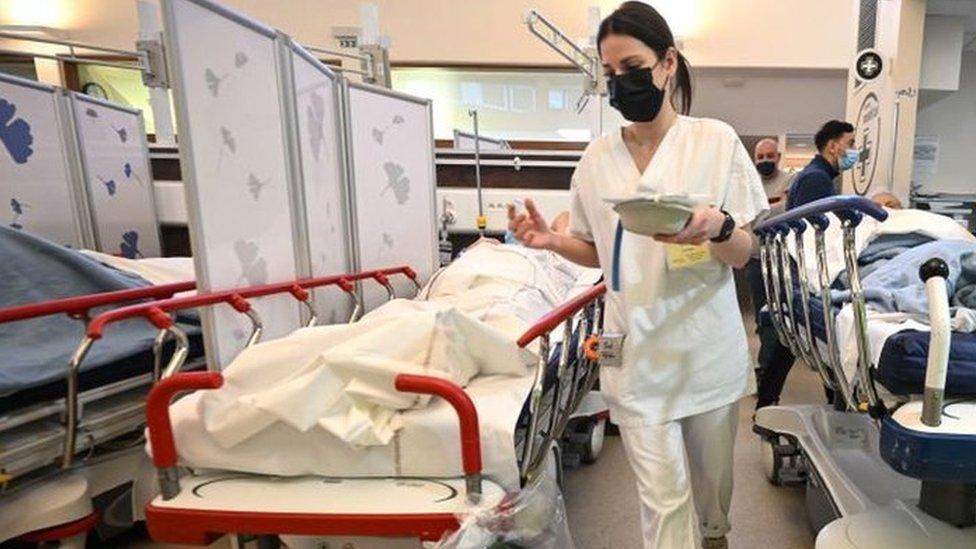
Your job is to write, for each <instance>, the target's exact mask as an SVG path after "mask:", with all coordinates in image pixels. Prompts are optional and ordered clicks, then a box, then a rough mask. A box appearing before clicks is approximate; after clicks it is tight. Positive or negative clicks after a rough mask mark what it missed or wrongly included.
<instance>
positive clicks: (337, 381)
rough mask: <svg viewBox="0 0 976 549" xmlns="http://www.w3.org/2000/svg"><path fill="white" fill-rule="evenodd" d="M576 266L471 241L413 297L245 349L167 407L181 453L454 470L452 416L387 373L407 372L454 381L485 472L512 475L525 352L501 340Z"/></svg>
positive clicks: (529, 356)
mask: <svg viewBox="0 0 976 549" xmlns="http://www.w3.org/2000/svg"><path fill="white" fill-rule="evenodd" d="M581 274H585V275H586V276H589V277H592V276H593V275H592V273H590V272H586V273H583V272H581V271H580V270H579V269H578V268H576V267H574V266H572V265H570V264H568V263H566V262H565V261H563V260H561V259H559V258H556V257H555V256H553V255H552V254H549V253H547V252H537V251H531V250H526V249H524V248H520V247H515V246H506V245H493V244H490V243H484V244H479V245H477V246H474V247H473V248H471V249H469V251H468V252H466V253H465V255H464V256H462V257H461V258H460V259H459V260H458V261H456V262H455V263H454V264H452V265H451V266H449V267H448V268H446V269H443V270H441V271H439V272H438V273H437V274H436V275H435V276H434V277H433V278H432V280H431V282H430V283H428V285H427V286H426V287H425V288H424V289H423V290H422V292H421V296H422V297H424V298H426V301H419V300H418V301H411V300H395V301H393V302H390V303H388V304H385V305H383V306H382V307H379V308H378V309H376V310H375V311H373V312H371V313H370V314H368V315H366V316H365V317H363V319H362V320H360V321H359V322H358V323H356V324H352V325H336V326H325V327H316V328H307V329H303V330H299V331H297V332H295V333H294V334H292V335H290V336H287V337H285V338H282V339H279V340H276V341H271V342H268V343H262V344H259V345H256V346H254V347H252V348H250V349H247V350H245V351H244V352H242V353H241V355H239V356H238V357H237V359H235V360H234V362H233V363H232V364H231V365H230V366H228V367H227V368H226V369H225V371H224V374H225V379H226V383H225V385H224V387H222V388H221V389H219V390H216V391H205V392H199V393H196V394H193V395H190V396H188V397H186V398H184V399H182V400H180V401H178V402H177V403H176V404H174V405H173V407H172V409H171V416H172V418H173V424H174V431H175V433H176V437H177V448H178V449H179V452H180V457H181V460H182V462H183V463H185V464H187V465H192V466H195V467H200V468H219V469H233V470H240V471H249V472H256V473H263V474H272V475H300V474H321V475H334V476H350V475H352V476H355V475H390V474H398V475H407V476H410V475H425V476H426V475H433V476H455V475H457V474H459V473H460V471H461V467H460V449H459V444H458V435H457V417H456V415H455V414H454V411H453V409H451V408H450V407H449V406H448V405H447V403H445V402H443V401H440V400H439V399H437V400H434V401H432V403H431V404H429V402H428V401H429V399H428V398H422V397H418V396H416V395H407V394H403V393H399V392H397V391H396V390H395V389H394V387H393V380H394V378H395V376H396V375H397V374H398V373H402V372H409V373H421V374H425V375H436V376H441V377H445V378H448V379H451V380H452V381H455V382H456V383H459V384H461V385H465V384H467V388H466V390H467V391H468V393H469V395H471V396H472V397H473V398H474V400H475V406H476V407H477V409H478V411H479V414H480V423H481V436H482V442H483V452H484V461H485V471H486V473H488V474H490V475H492V476H495V477H496V478H498V479H499V480H500V481H502V482H504V483H506V484H507V485H512V484H511V483H513V482H514V483H515V484H514V486H517V482H518V471H517V462H516V459H515V453H514V448H513V434H514V429H515V423H516V421H517V419H518V416H519V413H520V411H521V408H522V406H523V403H524V402H525V399H526V396H527V394H528V391H529V389H530V388H531V384H532V375H531V373H532V367H534V366H535V364H536V362H537V358H536V356H535V355H534V354H533V353H532V352H531V351H527V350H523V349H519V348H518V347H517V346H516V345H515V340H516V339H517V338H518V337H519V336H520V335H521V334H522V333H523V332H524V330H525V329H527V328H528V327H529V326H530V325H531V324H532V323H533V322H535V321H536V320H537V319H538V318H539V317H540V316H542V315H543V314H545V313H547V312H548V311H550V310H552V308H554V307H555V306H556V305H558V304H559V303H561V302H563V301H565V299H566V296H567V295H568V294H569V293H570V292H571V290H572V288H573V287H574V285H575V284H576V282H577V278H576V277H577V276H579V275H581ZM428 404H429V405H428Z"/></svg>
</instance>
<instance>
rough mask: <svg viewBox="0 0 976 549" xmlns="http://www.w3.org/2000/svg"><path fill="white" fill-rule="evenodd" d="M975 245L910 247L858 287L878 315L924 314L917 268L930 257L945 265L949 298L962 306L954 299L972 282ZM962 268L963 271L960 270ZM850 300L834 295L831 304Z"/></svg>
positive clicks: (975, 277) (847, 296)
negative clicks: (883, 313)
mask: <svg viewBox="0 0 976 549" xmlns="http://www.w3.org/2000/svg"><path fill="white" fill-rule="evenodd" d="M974 254H976V243H973V242H969V241H966V240H936V241H934V242H929V243H928V244H922V245H921V246H916V247H914V248H910V249H908V250H905V251H903V252H901V253H900V254H898V255H896V256H895V257H893V258H891V259H889V260H888V261H887V262H886V263H885V264H884V268H879V269H875V270H874V271H873V272H871V273H870V274H868V275H867V276H865V277H863V278H862V280H861V286H862V287H863V288H864V297H865V299H866V300H867V301H868V303H869V305H870V306H871V308H872V309H874V310H876V311H882V312H903V313H918V314H928V310H929V307H928V299H927V298H926V295H925V283H923V282H922V280H921V279H920V278H919V276H918V269H919V267H920V266H921V265H922V263H925V262H926V261H928V260H929V259H932V258H933V257H940V258H942V259H943V260H944V261H945V262H946V264H948V265H949V278H948V279H947V280H946V283H947V287H948V291H949V298H950V301H952V302H953V303H954V304H956V305H965V300H964V302H960V301H959V300H958V299H956V292H957V289H959V288H965V287H966V286H961V285H960V282H962V284H963V285H965V284H967V283H968V281H969V280H970V278H969V277H972V279H971V280H974V281H976V260H974V259H973V256H974ZM964 265H965V266H966V269H964ZM849 299H850V291H848V290H844V291H840V292H835V293H834V301H835V302H837V301H846V300H849Z"/></svg>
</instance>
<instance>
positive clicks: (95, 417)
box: [0, 267, 416, 541]
mask: <svg viewBox="0 0 976 549" xmlns="http://www.w3.org/2000/svg"><path fill="white" fill-rule="evenodd" d="M401 274H402V275H404V276H406V277H407V278H410V279H411V280H414V279H415V277H416V273H414V272H413V270H412V269H410V268H408V267H395V268H389V269H379V270H374V271H367V272H362V273H354V274H348V275H338V276H328V277H317V278H309V279H300V280H296V281H291V282H284V283H277V284H268V285H263V286H255V287H247V288H238V289H234V290H227V291H223V292H215V293H211V294H198V295H191V296H187V297H172V296H173V295H174V294H177V293H179V292H184V291H187V290H192V289H193V288H194V287H195V284H194V283H192V282H186V283H176V284H169V285H163V286H151V287H147V288H136V289H133V290H123V291H119V292H110V293H107V294H101V295H94V296H80V297H75V298H68V299H64V300H58V301H56V302H48V303H41V304H35V305H28V306H22V307H13V308H8V309H3V310H0V322H12V321H17V320H24V319H29V318H36V317H39V316H44V315H51V314H60V313H65V314H69V315H71V316H72V317H75V318H79V319H82V320H84V321H85V323H86V327H85V336H84V337H83V339H82V341H81V343H80V344H79V345H78V348H77V350H76V352H75V353H74V355H73V357H72V360H71V363H70V364H69V366H68V368H67V370H66V371H67V374H66V380H67V387H68V390H67V396H66V397H65V398H63V399H61V398H58V399H54V400H53V401H52V402H47V403H44V402H42V403H37V404H31V405H30V406H28V407H27V408H24V409H22V410H15V411H14V412H12V413H11V412H7V413H5V415H4V416H3V417H0V433H2V434H3V435H4V446H3V448H2V451H0V471H3V473H4V477H3V483H4V485H6V486H7V490H6V491H5V493H4V494H3V496H2V497H0V510H2V511H3V513H0V539H4V540H6V539H11V538H14V537H17V536H22V535H24V534H28V533H31V532H33V533H34V534H31V535H30V536H29V537H31V538H32V539H36V540H38V541H50V540H54V539H61V538H63V537H69V536H67V535H66V534H65V532H66V531H68V530H72V529H73V528H74V527H75V526H78V525H80V524H84V525H87V527H86V528H85V530H87V529H90V526H91V525H89V522H91V516H92V515H93V513H94V511H93V510H92V508H91V502H90V498H91V497H93V496H95V495H98V494H100V493H102V492H104V491H106V490H108V489H111V488H115V487H117V486H119V485H121V484H124V483H125V482H131V481H132V476H131V474H133V473H130V471H131V470H133V469H135V468H137V462H138V460H137V458H138V455H139V452H140V448H139V446H140V445H139V444H138V443H139V442H140V440H139V439H140V437H139V436H138V435H139V434H140V433H141V429H142V427H143V425H144V415H143V405H144V398H145V396H144V395H145V393H146V386H147V385H151V384H152V383H154V382H155V381H158V380H160V379H165V378H168V377H170V376H172V375H173V374H174V373H176V372H177V371H181V370H186V369H194V368H198V367H199V366H200V365H202V360H199V359H198V358H199V356H200V349H199V348H200V345H199V338H198V337H197V338H191V337H188V335H187V333H186V330H185V328H183V327H181V326H180V325H179V324H178V323H177V321H176V319H174V317H172V316H171V315H170V314H169V313H170V312H171V311H173V312H175V311H177V310H185V309H188V308H197V307H203V306H210V305H217V304H226V305H229V306H230V307H231V308H232V309H233V310H235V311H237V312H238V313H241V314H243V315H245V316H246V317H247V318H248V319H249V321H250V323H251V326H252V330H251V333H250V335H249V337H248V338H247V344H246V346H250V345H253V344H254V343H256V342H257V341H259V340H260V337H261V334H262V332H263V330H264V326H263V323H262V321H261V318H260V317H259V316H258V315H257V314H256V312H255V311H254V309H253V308H252V307H251V305H250V303H249V301H248V300H249V299H252V298H257V297H261V296H268V295H273V294H290V295H291V296H292V297H293V298H294V299H296V300H297V301H299V302H300V303H301V304H302V306H303V307H305V308H306V309H307V310H308V311H309V313H310V314H309V320H308V323H307V325H313V324H315V323H316V322H317V319H316V315H315V311H314V308H313V305H312V304H311V301H310V292H311V291H312V290H313V289H315V288H323V287H326V286H337V287H339V288H340V289H341V290H342V291H343V292H345V293H346V294H347V295H349V296H350V297H351V299H352V300H353V301H354V302H357V303H358V298H357V297H356V296H355V293H354V292H355V284H356V283H357V282H359V281H365V280H374V281H376V282H378V283H379V284H380V285H381V286H383V287H384V288H385V289H386V291H387V295H388V296H389V298H390V299H393V298H395V297H396V291H395V290H394V288H393V286H392V285H391V283H390V277H392V276H394V275H401ZM145 298H156V299H157V300H155V301H149V302H145V303H138V304H135V305H129V306H123V307H119V308H116V309H111V310H108V311H105V312H103V313H101V314H99V315H97V316H95V317H94V318H89V316H90V315H89V311H91V310H92V309H94V308H96V307H102V306H105V305H108V304H121V303H125V302H131V301H134V300H140V299H145ZM359 311H360V309H359V308H358V307H357V308H356V309H355V311H354V313H353V318H351V319H350V321H353V320H355V319H356V318H357V317H358V315H359ZM140 315H142V316H144V317H145V318H148V319H149V320H150V322H151V324H152V325H153V326H155V327H156V328H157V329H159V333H158V335H157V337H156V339H155V342H154V344H153V349H152V354H151V355H150V354H149V353H145V354H144V355H141V356H139V357H136V358H135V359H134V360H131V361H129V362H131V363H132V364H131V365H121V366H120V365H118V364H108V365H106V366H105V367H102V368H100V369H99V371H107V372H108V374H109V376H108V379H107V384H105V385H101V386H96V387H94V388H92V389H87V390H83V391H79V386H81V387H84V386H85V385H84V379H85V378H84V376H83V375H81V376H80V375H79V370H80V369H81V366H82V364H83V360H84V359H85V357H86V355H88V354H89V352H90V350H91V348H92V347H93V345H95V344H96V342H97V341H98V340H100V339H102V336H103V334H104V330H105V327H106V326H107V325H109V324H113V323H116V322H119V321H121V320H125V319H128V318H133V317H135V316H140ZM170 337H172V338H173V339H174V340H175V348H174V349H173V351H172V352H171V353H164V352H163V346H164V344H165V343H166V340H167V339H168V338H170ZM191 347H192V348H191ZM164 354H169V356H170V358H169V360H168V361H167V363H166V364H165V366H164V365H163V363H162V360H163V358H162V357H163V355H164ZM188 359H191V360H189V361H188ZM119 375H121V376H122V377H118V376H119ZM99 377H102V378H104V377H105V376H104V375H100V376H99ZM79 380H81V381H79ZM103 381H104V380H103ZM82 412H84V413H82ZM60 414H63V415H64V417H65V420H64V422H63V424H62V422H60V421H58V420H57V417H58V416H59V415H60ZM126 435H133V436H135V437H136V440H135V442H133V441H132V440H131V439H130V438H125V437H126ZM116 441H120V444H116V443H115V442H116ZM116 446H118V447H119V448H116ZM99 450H107V451H106V452H97V451H99ZM113 450H115V451H113ZM84 453H87V455H85V456H84V457H81V458H79V456H80V455H81V454H84ZM57 458H60V463H59V464H60V467H58V468H54V467H52V466H51V464H52V461H54V460H56V459H57ZM120 460H123V461H120ZM133 461H135V463H130V462H133ZM121 463H125V465H121ZM106 469H107V471H106ZM92 470H95V471H96V472H95V473H93V472H92ZM127 475H130V476H127ZM106 479H108V480H106ZM52 494H53V495H52ZM38 498H40V500H46V506H45V513H37V512H36V510H34V509H32V508H31V506H29V505H25V503H26V502H30V501H33V500H35V499H38ZM96 522H97V520H96ZM52 525H54V526H56V528H53V529H52V530H50V531H47V530H46V529H47V528H49V527H51V526H52ZM68 526H70V528H69V527H68ZM42 530H44V532H42V533H38V532H39V531H42ZM76 533H77V532H76ZM72 535H73V534H72Z"/></svg>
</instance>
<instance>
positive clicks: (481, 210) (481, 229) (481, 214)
mask: <svg viewBox="0 0 976 549" xmlns="http://www.w3.org/2000/svg"><path fill="white" fill-rule="evenodd" d="M468 116H470V117H471V119H472V122H473V124H474V183H475V186H476V187H477V189H478V219H477V226H478V235H479V236H484V235H485V229H486V228H488V218H487V217H485V203H484V200H483V199H482V195H481V133H480V132H479V131H478V109H470V110H468Z"/></svg>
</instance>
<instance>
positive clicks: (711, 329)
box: [508, 2, 768, 549]
mask: <svg viewBox="0 0 976 549" xmlns="http://www.w3.org/2000/svg"><path fill="white" fill-rule="evenodd" d="M597 48H598V53H599V55H600V59H601V61H602V63H603V69H604V72H605V75H606V78H607V84H608V90H609V98H610V104H611V105H612V106H613V107H614V108H616V109H617V110H619V111H620V113H621V114H622V115H623V116H624V118H626V119H627V120H628V121H630V122H631V123H630V124H629V125H627V126H625V127H622V128H620V129H618V130H616V131H611V132H609V133H608V134H607V135H604V136H602V137H600V138H598V139H596V140H594V141H593V142H592V143H590V145H589V146H588V147H587V149H586V151H585V152H584V154H583V156H582V158H581V159H580V161H579V164H578V165H577V167H576V170H575V172H574V174H573V177H572V184H571V190H570V195H571V209H570V218H569V223H570V231H569V234H568V235H560V234H556V233H554V232H553V231H552V230H550V229H549V226H548V224H547V223H546V220H545V219H544V218H543V216H542V214H541V213H540V212H539V210H538V209H537V208H536V206H535V203H534V202H533V201H532V200H531V199H526V201H525V210H526V211H525V212H521V213H519V212H516V210H515V208H514V206H510V207H509V212H508V214H509V228H510V229H511V230H512V231H513V232H514V233H515V236H516V238H518V239H519V240H520V241H521V242H522V243H524V244H525V245H526V246H528V247H531V248H541V249H546V250H551V251H553V252H556V253H558V254H560V255H562V256H564V257H566V258H567V259H569V260H571V261H573V262H575V263H578V264H581V265H584V266H588V267H600V268H602V269H603V271H604V276H605V278H606V279H607V280H610V279H611V271H612V269H613V249H614V239H615V238H614V237H615V233H616V227H617V224H618V217H617V214H616V213H615V212H614V210H613V208H612V207H611V206H610V205H609V204H608V203H607V202H606V201H605V199H607V198H613V197H625V196H634V195H637V194H652V193H661V194H684V195H701V196H704V197H706V198H705V199H704V200H703V201H702V205H700V206H698V207H696V208H694V210H693V212H692V213H691V216H690V218H689V220H688V222H687V224H686V225H685V227H684V229H683V230H681V231H680V232H678V233H677V234H673V235H656V236H653V237H650V236H642V235H638V234H634V233H630V232H624V233H623V242H622V245H621V247H620V250H621V252H620V258H619V265H620V269H619V280H620V284H619V288H620V290H619V291H614V292H609V293H608V296H607V311H606V315H605V318H604V322H605V326H604V339H605V340H606V341H605V343H606V344H608V345H611V346H613V347H614V348H616V349H619V350H620V351H621V354H620V361H619V363H617V362H611V363H606V364H604V365H603V366H602V367H601V369H600V387H601V391H602V392H603V393H604V395H606V397H607V398H608V403H609V405H610V410H611V411H610V413H611V418H612V420H613V421H614V422H615V423H616V424H617V425H618V426H619V427H620V433H621V438H622V440H623V443H624V448H625V450H626V452H627V457H628V461H629V462H630V465H631V468H632V469H633V471H634V474H635V476H636V478H637V487H638V493H639V496H640V505H641V523H642V533H643V540H644V546H645V547H647V548H652V547H656V548H661V549H684V548H688V549H691V548H695V547H699V546H704V547H706V548H709V549H711V548H720V547H727V541H726V538H725V535H726V534H727V533H728V532H729V530H730V528H731V526H730V524H729V517H728V513H729V505H730V503H731V496H732V456H733V443H734V440H735V430H736V425H737V421H738V412H737V410H738V401H739V400H740V399H741V398H742V397H743V396H745V395H746V394H747V390H748V376H749V370H750V368H749V364H750V358H749V350H748V345H747V343H746V332H745V327H744V326H743V323H742V322H734V321H730V320H731V319H738V318H741V315H740V314H739V306H738V302H737V299H736V292H735V286H734V283H733V278H732V268H733V267H736V268H739V267H742V266H743V265H745V263H746V262H747V261H748V260H749V257H750V255H751V253H752V244H753V239H752V235H751V233H750V231H749V225H750V223H752V222H753V220H754V219H756V216H758V215H759V214H760V213H761V212H763V211H764V210H765V209H766V208H767V206H768V204H767V201H766V195H765V193H764V192H763V188H762V183H761V182H760V180H759V174H758V173H757V172H756V168H755V166H754V165H753V161H752V158H751V157H750V155H749V153H748V152H747V151H746V150H745V148H744V147H743V146H742V143H741V141H739V138H738V136H737V135H736V133H735V130H733V129H732V128H731V127H730V126H729V125H728V124H725V123H723V122H720V121H717V120H710V119H702V118H692V117H689V116H686V114H687V113H688V111H689V109H690V107H691V98H692V89H691V78H690V76H691V75H690V71H689V65H688V61H687V60H686V59H685V57H684V56H683V55H682V54H681V52H679V51H678V49H677V48H676V46H675V43H674V36H673V35H672V33H671V29H670V28H669V27H668V23H667V22H666V21H665V19H664V18H663V17H662V16H661V15H660V14H659V13H658V12H657V10H655V9H654V8H652V7H650V6H649V5H647V4H645V3H643V2H625V3H624V4H622V5H621V6H620V7H619V8H617V10H615V11H614V12H613V13H611V14H610V15H609V16H608V17H607V18H606V19H604V20H603V22H602V23H601V24H600V27H599V30H598V32H597ZM679 112H680V113H681V114H679ZM689 248H692V249H689ZM690 251H694V252H695V254H694V255H695V257H696V259H695V260H693V261H682V260H679V259H678V258H680V257H685V258H686V257H688V256H689V255H693V254H688V253H686V252H690ZM614 332H619V334H615V333H614ZM696 515H697V518H696Z"/></svg>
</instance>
